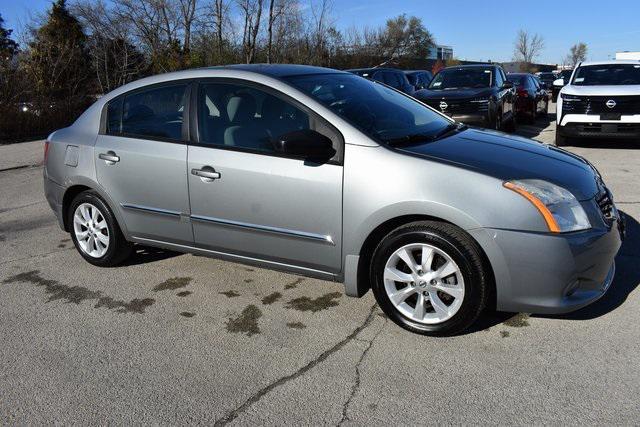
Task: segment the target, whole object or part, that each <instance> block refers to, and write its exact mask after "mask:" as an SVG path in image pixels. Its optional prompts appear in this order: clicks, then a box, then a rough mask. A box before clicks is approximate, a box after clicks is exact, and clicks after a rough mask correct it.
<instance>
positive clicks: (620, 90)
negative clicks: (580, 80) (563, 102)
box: [562, 85, 640, 96]
mask: <svg viewBox="0 0 640 427" xmlns="http://www.w3.org/2000/svg"><path fill="white" fill-rule="evenodd" d="M562 93H564V94H566V95H576V96H625V95H640V85H609V86H576V85H567V86H565V87H564V88H563V89H562Z"/></svg>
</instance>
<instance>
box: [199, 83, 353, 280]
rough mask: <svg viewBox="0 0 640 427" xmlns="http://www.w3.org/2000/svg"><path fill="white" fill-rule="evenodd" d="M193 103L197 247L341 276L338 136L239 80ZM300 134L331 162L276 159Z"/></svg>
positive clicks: (204, 88) (209, 89) (202, 88)
mask: <svg viewBox="0 0 640 427" xmlns="http://www.w3.org/2000/svg"><path fill="white" fill-rule="evenodd" d="M195 104H197V111H198V115H197V124H195V125H193V126H194V128H197V133H196V134H195V135H194V138H193V139H194V140H193V141H192V143H191V144H190V145H189V150H188V171H189V174H188V176H189V178H188V179H189V194H190V202H191V218H192V223H193V233H194V238H195V244H196V246H197V247H199V248H203V249H207V250H212V251H216V252H223V253H226V254H232V255H235V256H238V257H245V258H249V259H254V260H255V259H257V260H261V261H266V262H269V263H272V264H273V265H278V264H280V265H282V264H285V265H287V266H296V267H301V268H304V269H310V270H316V271H321V272H329V273H335V272H339V271H340V269H341V264H342V263H341V249H342V241H341V239H342V169H343V168H342V164H341V163H342V160H341V156H342V154H341V153H342V152H343V146H342V144H343V143H342V140H341V136H340V134H339V132H338V131H337V130H335V129H334V128H333V127H332V126H331V125H329V124H328V123H327V122H325V121H324V120H323V119H321V118H320V117H318V116H317V115H315V114H314V113H312V112H311V111H309V110H307V109H306V108H305V107H304V106H302V105H301V104H300V103H299V102H297V101H294V100H293V99H290V98H288V97H286V96H284V95H283V94H281V93H278V92H275V91H274V90H273V89H270V88H267V87H264V86H259V85H256V84H254V83H250V82H245V81H235V80H234V81H228V80H227V81H220V80H215V79H213V80H203V81H202V82H200V83H199V85H198V96H197V100H196V102H195ZM304 129H313V130H316V131H318V132H320V133H322V134H324V135H326V136H328V137H329V138H331V140H332V141H333V144H334V147H335V149H336V156H334V158H333V159H331V160H330V161H327V162H323V163H320V164H318V163H314V162H309V161H306V160H304V159H300V158H293V157H287V156H285V155H282V154H280V153H278V152H276V151H275V149H274V146H273V144H272V141H273V140H275V139H277V138H278V137H279V136H281V135H283V134H286V133H289V132H293V131H300V130H304Z"/></svg>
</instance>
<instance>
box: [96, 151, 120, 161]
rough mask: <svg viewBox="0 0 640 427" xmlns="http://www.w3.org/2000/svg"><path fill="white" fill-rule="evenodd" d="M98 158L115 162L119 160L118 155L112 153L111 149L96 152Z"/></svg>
mask: <svg viewBox="0 0 640 427" xmlns="http://www.w3.org/2000/svg"><path fill="white" fill-rule="evenodd" d="M98 158H99V159H100V160H104V161H105V162H107V163H111V164H113V163H116V162H119V161H120V157H119V156H116V153H114V152H113V151H109V152H108V153H100V154H98Z"/></svg>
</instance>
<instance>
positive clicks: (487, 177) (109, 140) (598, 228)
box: [44, 65, 623, 335]
mask: <svg viewBox="0 0 640 427" xmlns="http://www.w3.org/2000/svg"><path fill="white" fill-rule="evenodd" d="M45 153H46V154H45V168H44V183H45V193H46V197H47V200H48V201H49V204H50V205H51V208H52V209H53V210H54V212H55V214H56V216H57V218H58V220H59V223H60V226H61V227H62V228H63V229H64V230H66V231H68V232H70V234H71V237H72V239H73V242H74V243H75V245H76V247H77V249H78V252H79V253H80V255H81V256H82V257H83V258H84V259H86V260H87V261H88V262H90V263H92V264H94V265H97V266H105V267H106V266H114V265H117V264H118V263H120V262H122V261H123V260H124V259H125V258H126V257H127V256H128V255H129V254H130V253H131V251H132V246H133V244H134V243H137V244H142V245H150V246H157V247H161V248H166V249H171V250H175V251H182V252H191V253H196V254H200V255H205V256H211V257H219V258H224V259H228V260H231V261H237V262H242V263H247V264H253V265H258V266H262V267H266V268H273V269H281V270H286V271H290V272H293V273H297V274H301V275H307V276H312V277H317V278H322V279H327V280H336V281H340V282H343V283H344V285H345V291H346V293H347V295H350V296H355V297H360V296H362V295H364V294H365V293H366V292H367V291H368V290H369V289H372V290H373V293H374V295H375V297H376V299H377V301H378V303H379V304H380V307H381V308H382V309H383V310H384V312H385V313H386V314H387V315H388V316H389V317H390V318H391V319H392V320H393V321H394V322H396V323H397V324H399V325H400V326H402V327H404V328H406V329H408V330H411V331H414V332H417V333H422V334H428V335H450V334H455V333H459V332H460V331H463V330H464V329H466V328H467V327H469V326H470V325H471V324H472V323H473V322H474V321H475V320H476V319H477V318H478V316H479V315H480V313H481V312H482V310H483V309H485V308H493V309H498V310H504V311H522V312H528V313H564V312H569V311H572V310H577V309H579V308H581V307H583V306H585V305H587V304H589V303H591V302H593V301H595V300H596V299H598V298H599V297H601V296H602V295H603V294H604V293H605V292H606V290H607V288H608V287H609V285H610V284H611V282H612V280H613V275H614V269H615V268H614V257H615V255H616V253H617V251H618V249H619V247H620V244H621V238H622V235H623V222H622V221H621V218H620V215H619V214H618V211H617V210H616V207H615V205H614V203H613V198H612V195H611V193H610V192H609V190H607V188H606V187H605V184H604V183H603V181H602V179H601V177H600V175H599V174H598V172H597V171H596V170H595V169H594V168H593V167H592V166H591V164H589V163H588V162H587V161H586V160H584V159H583V158H581V157H579V156H576V155H574V154H571V153H568V152H566V151H563V150H561V149H557V148H555V147H553V146H546V145H542V144H539V143H536V142H534V141H531V140H527V139H524V138H519V137H515V136H511V135H507V134H503V133H500V132H494V131H482V130H477V129H471V128H467V127H466V126H464V125H462V124H459V123H456V122H454V121H453V120H451V119H449V118H448V117H446V116H444V115H442V114H440V113H438V112H436V111H434V110H432V109H430V108H429V107H427V106H425V105H424V104H422V103H420V102H418V101H416V100H415V99H413V98H411V97H409V96H406V95H404V94H402V93H400V92H398V91H395V90H393V89H391V88H389V87H387V86H385V85H383V84H380V83H376V82H372V81H369V80H367V79H364V78H362V77H358V76H356V75H353V74H350V73H346V72H340V71H335V70H330V69H325V68H317V67H307V66H293V65H243V66H229V67H220V68H207V69H197V70H189V71H181V72H176V73H170V74H163V75H158V76H154V77H150V78H146V79H143V80H140V81H137V82H134V83H130V84H128V85H125V86H123V87H121V88H119V89H117V90H115V91H113V92H111V93H109V94H107V95H106V96H104V97H102V98H101V99H99V100H98V101H97V102H96V103H95V104H94V105H93V106H91V107H90V108H89V109H88V110H87V111H86V112H85V113H84V114H83V115H82V116H81V117H80V118H78V119H77V121H76V122H75V123H74V124H73V125H72V126H70V127H68V128H65V129H61V130H58V131H56V132H54V133H53V134H51V135H50V137H49V138H48V141H47V143H46V149H45Z"/></svg>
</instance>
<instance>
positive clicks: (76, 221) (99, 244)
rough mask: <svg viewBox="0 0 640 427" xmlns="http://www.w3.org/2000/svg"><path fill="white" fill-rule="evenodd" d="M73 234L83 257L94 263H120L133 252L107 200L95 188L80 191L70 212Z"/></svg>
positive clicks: (69, 219) (108, 264) (69, 222)
mask: <svg viewBox="0 0 640 427" xmlns="http://www.w3.org/2000/svg"><path fill="white" fill-rule="evenodd" d="M68 215H69V218H68V224H69V225H70V226H69V228H70V233H71V238H72V239H73V243H74V245H75V246H76V249H77V250H78V252H79V253H80V255H82V257H83V258H84V259H85V260H87V261H88V262H90V263H91V264H93V265H97V266H100V267H111V266H115V265H118V264H120V263H121V262H122V261H123V260H125V259H126V258H127V257H128V256H129V255H130V254H131V252H132V245H131V243H129V242H127V240H126V239H125V238H124V235H123V234H122V231H121V230H120V227H119V226H118V223H117V221H116V219H115V217H114V216H113V213H112V212H111V210H110V209H109V207H108V206H107V204H106V203H105V202H104V201H103V200H102V199H101V198H100V196H98V194H97V193H95V192H93V191H84V192H82V193H80V194H78V195H77V196H76V197H75V199H73V201H72V202H71V206H70V208H69V212H68Z"/></svg>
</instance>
